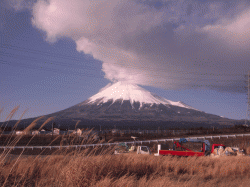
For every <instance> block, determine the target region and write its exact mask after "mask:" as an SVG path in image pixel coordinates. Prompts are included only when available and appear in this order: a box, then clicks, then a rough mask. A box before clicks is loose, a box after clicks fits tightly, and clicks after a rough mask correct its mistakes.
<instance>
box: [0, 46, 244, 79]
mask: <svg viewBox="0 0 250 187" xmlns="http://www.w3.org/2000/svg"><path fill="white" fill-rule="evenodd" d="M1 48H7V49H12V50H17V51H24V52H28V53H32V54H40V55H46V56H53V57H56V58H61V59H64V60H65V59H69V60H73V61H75V62H82V61H81V60H80V59H78V58H75V57H73V56H67V55H63V54H59V53H49V52H43V51H39V50H34V49H28V48H23V47H22V48H21V47H17V46H13V45H6V44H3V45H2V46H1ZM60 63H61V62H60ZM80 65H86V64H83V63H82V64H80ZM89 65H90V64H88V66H87V67H88V68H91V66H89ZM119 66H120V67H122V65H120V64H119ZM92 67H93V68H95V67H94V66H92ZM124 67H125V68H137V69H140V70H144V71H145V70H154V71H159V72H165V70H164V69H157V68H150V67H146V66H144V67H139V66H136V65H135V64H133V65H128V64H126V66H124ZM171 73H180V74H190V75H199V76H200V75H201V76H232V75H233V76H243V75H242V74H236V73H230V74H226V73H219V74H215V73H199V72H187V71H172V72H171Z"/></svg>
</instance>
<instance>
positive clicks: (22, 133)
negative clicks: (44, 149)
mask: <svg viewBox="0 0 250 187" xmlns="http://www.w3.org/2000/svg"><path fill="white" fill-rule="evenodd" d="M27 134H30V132H27V131H16V135H27Z"/></svg>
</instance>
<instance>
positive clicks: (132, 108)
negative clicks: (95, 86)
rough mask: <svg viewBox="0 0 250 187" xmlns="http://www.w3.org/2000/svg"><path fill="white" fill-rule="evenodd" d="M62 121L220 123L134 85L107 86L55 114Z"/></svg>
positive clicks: (181, 104)
mask: <svg viewBox="0 0 250 187" xmlns="http://www.w3.org/2000/svg"><path fill="white" fill-rule="evenodd" d="M53 115H56V116H58V117H60V118H78V119H91V120H106V121H109V120H115V121H119V120H143V121H149V120H152V121H207V122H208V121H220V120H222V118H221V117H219V116H217V115H212V114H207V113H205V112H202V111H199V110H197V109H195V108H193V107H191V106H188V105H186V104H184V103H182V102H180V101H178V102H174V101H170V100H167V99H165V98H163V97H160V96H157V95H156V94H152V93H151V92H149V91H147V90H145V89H143V88H141V87H139V86H137V85H132V84H127V83H122V82H117V83H115V84H112V85H108V86H106V87H105V88H104V89H101V90H100V92H98V93H97V94H95V95H93V96H92V97H90V98H89V99H87V100H86V101H83V102H81V103H79V104H77V105H75V106H72V107H70V108H68V109H65V110H63V111H59V112H57V113H54V114H53Z"/></svg>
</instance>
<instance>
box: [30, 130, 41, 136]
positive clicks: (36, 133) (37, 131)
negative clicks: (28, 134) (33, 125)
mask: <svg viewBox="0 0 250 187" xmlns="http://www.w3.org/2000/svg"><path fill="white" fill-rule="evenodd" d="M38 134H40V131H39V130H34V131H32V135H38Z"/></svg>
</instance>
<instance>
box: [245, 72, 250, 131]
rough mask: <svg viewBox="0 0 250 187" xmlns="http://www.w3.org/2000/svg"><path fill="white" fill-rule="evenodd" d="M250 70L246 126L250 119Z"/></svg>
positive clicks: (249, 75)
mask: <svg viewBox="0 0 250 187" xmlns="http://www.w3.org/2000/svg"><path fill="white" fill-rule="evenodd" d="M249 105H250V71H248V76H247V111H246V120H245V126H247V123H248V121H249V110H250V106H249Z"/></svg>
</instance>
